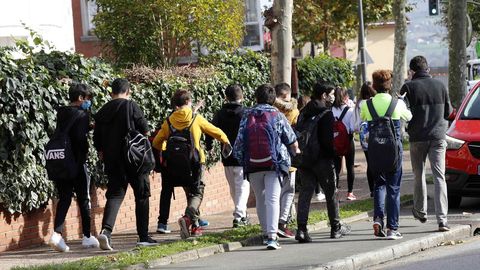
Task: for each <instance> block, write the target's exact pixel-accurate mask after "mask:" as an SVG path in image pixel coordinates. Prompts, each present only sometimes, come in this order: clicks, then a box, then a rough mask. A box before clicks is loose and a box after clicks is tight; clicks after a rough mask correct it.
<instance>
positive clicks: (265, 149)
mask: <svg viewBox="0 0 480 270" xmlns="http://www.w3.org/2000/svg"><path fill="white" fill-rule="evenodd" d="M277 114H278V112H276V111H273V112H265V111H251V112H250V113H249V114H248V116H247V123H246V127H245V132H246V134H245V144H246V154H245V159H246V160H245V162H244V164H246V167H247V171H255V170H259V169H260V170H262V169H265V168H269V169H273V170H276V169H277V168H276V167H275V166H276V163H277V162H276V161H277V156H278V155H277V153H276V149H275V148H276V146H275V140H276V138H275V136H276V134H275V130H274V126H273V120H274V119H275V117H276V116H277Z"/></svg>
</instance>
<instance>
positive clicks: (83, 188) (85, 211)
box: [54, 164, 91, 237]
mask: <svg viewBox="0 0 480 270" xmlns="http://www.w3.org/2000/svg"><path fill="white" fill-rule="evenodd" d="M80 167H81V168H80V169H79V170H78V176H77V177H76V178H74V179H68V180H67V179H63V180H56V181H55V182H54V184H55V187H56V188H57V191H58V197H59V201H58V204H57V211H56V213H55V221H54V231H55V232H56V233H60V234H61V233H62V231H63V227H64V225H65V217H66V216H67V213H68V209H69V208H70V205H71V203H72V196H73V193H75V194H76V195H77V203H78V208H79V209H80V215H81V217H82V231H83V235H85V236H87V237H90V221H91V218H90V177H89V176H88V171H87V166H86V165H85V164H83V165H81V166H80Z"/></svg>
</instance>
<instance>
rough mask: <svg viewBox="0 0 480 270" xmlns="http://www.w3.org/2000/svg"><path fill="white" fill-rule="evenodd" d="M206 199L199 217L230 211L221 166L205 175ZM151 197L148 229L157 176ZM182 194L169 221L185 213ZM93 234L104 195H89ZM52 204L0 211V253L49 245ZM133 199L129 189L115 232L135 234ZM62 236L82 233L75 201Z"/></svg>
mask: <svg viewBox="0 0 480 270" xmlns="http://www.w3.org/2000/svg"><path fill="white" fill-rule="evenodd" d="M205 184H206V188H205V196H204V200H203V203H202V206H201V211H202V215H209V214H215V213H220V212H224V211H229V210H232V209H233V203H232V200H231V198H230V193H229V188H228V184H227V180H226V179H225V176H224V173H223V166H222V165H221V164H220V163H219V164H218V165H216V166H215V167H213V168H211V169H210V170H209V171H207V172H206V174H205ZM151 190H152V197H150V225H155V224H156V223H157V217H158V209H159V201H160V190H161V184H160V176H159V175H158V174H155V175H154V176H152V178H151ZM184 194H185V193H184V192H183V190H182V189H181V188H176V189H175V196H176V200H174V201H172V206H171V212H170V221H175V220H176V218H178V217H180V216H181V215H182V213H183V212H184V210H185V206H186V199H185V195H184ZM91 197H92V200H91V203H92V233H93V234H95V235H96V234H98V232H99V231H100V229H101V228H100V227H101V223H102V217H103V208H104V206H105V191H104V190H101V189H96V190H95V191H92V196H91ZM55 206H56V203H55V201H53V202H52V201H50V202H49V204H48V205H47V206H46V207H44V208H42V209H38V210H35V211H31V212H28V213H25V214H14V215H11V214H10V213H8V212H7V211H5V210H0V220H3V222H2V223H0V252H1V251H5V250H12V249H18V248H24V247H31V246H38V245H41V244H43V243H45V242H47V241H48V239H49V237H50V235H51V233H52V231H53V218H54V214H55V210H54V209H55ZM135 228H136V227H135V199H134V196H133V192H132V189H131V188H129V189H128V192H127V195H126V196H125V200H124V202H123V204H122V207H121V209H120V212H119V213H118V216H117V221H116V224H115V229H114V231H115V232H120V231H127V230H135ZM64 235H65V236H66V237H67V239H79V238H80V237H81V236H82V233H81V221H80V211H79V209H78V208H77V204H76V202H75V200H73V201H72V205H71V206H70V210H69V212H68V214H67V218H66V221H65V230H64Z"/></svg>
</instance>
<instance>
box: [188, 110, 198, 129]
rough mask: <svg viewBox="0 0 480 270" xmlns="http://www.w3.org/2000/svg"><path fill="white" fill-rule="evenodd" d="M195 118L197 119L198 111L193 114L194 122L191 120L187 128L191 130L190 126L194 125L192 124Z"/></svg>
mask: <svg viewBox="0 0 480 270" xmlns="http://www.w3.org/2000/svg"><path fill="white" fill-rule="evenodd" d="M195 119H197V114H196V113H194V114H193V119H192V122H191V123H190V125H189V126H188V127H187V129H188V130H189V131H190V128H191V127H192V125H193V122H195Z"/></svg>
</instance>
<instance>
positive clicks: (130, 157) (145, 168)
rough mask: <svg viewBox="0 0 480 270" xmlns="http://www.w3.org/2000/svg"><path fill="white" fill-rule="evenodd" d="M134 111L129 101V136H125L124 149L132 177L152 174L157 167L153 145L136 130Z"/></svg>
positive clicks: (128, 169) (128, 170)
mask: <svg viewBox="0 0 480 270" xmlns="http://www.w3.org/2000/svg"><path fill="white" fill-rule="evenodd" d="M130 110H132V111H133V102H131V101H127V128H128V131H127V134H126V135H125V139H124V140H125V141H124V145H123V146H124V149H123V152H124V154H125V161H126V165H127V172H128V173H129V174H130V175H132V176H133V175H142V174H147V173H150V172H151V171H152V170H153V168H154V167H155V158H154V156H153V152H152V145H151V144H150V141H149V140H148V138H147V136H145V135H143V134H142V133H140V132H138V131H137V130H136V129H135V124H134V123H131V122H132V121H133V119H132V117H130Z"/></svg>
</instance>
